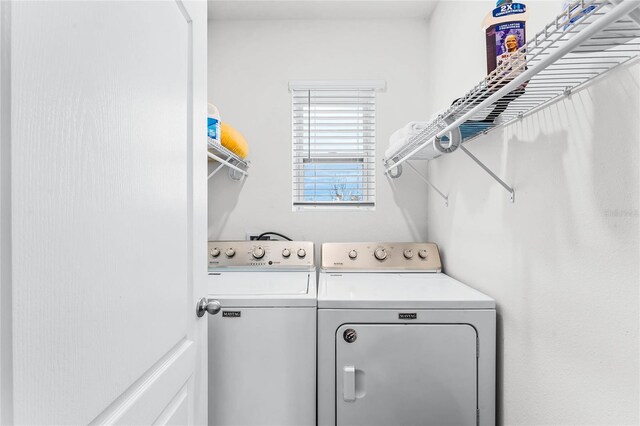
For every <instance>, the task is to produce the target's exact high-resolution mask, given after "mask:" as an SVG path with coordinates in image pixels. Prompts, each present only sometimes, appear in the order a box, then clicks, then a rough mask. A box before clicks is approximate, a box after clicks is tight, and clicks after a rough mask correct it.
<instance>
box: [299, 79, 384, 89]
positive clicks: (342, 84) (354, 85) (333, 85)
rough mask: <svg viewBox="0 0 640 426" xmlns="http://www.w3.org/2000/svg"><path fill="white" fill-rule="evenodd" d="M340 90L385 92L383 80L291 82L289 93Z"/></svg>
mask: <svg viewBox="0 0 640 426" xmlns="http://www.w3.org/2000/svg"><path fill="white" fill-rule="evenodd" d="M332 89H334V90H340V89H352V90H353V89H371V90H375V91H378V92H383V91H385V90H387V82H386V81H385V80H292V81H290V82H289V91H290V92H292V91H294V90H332Z"/></svg>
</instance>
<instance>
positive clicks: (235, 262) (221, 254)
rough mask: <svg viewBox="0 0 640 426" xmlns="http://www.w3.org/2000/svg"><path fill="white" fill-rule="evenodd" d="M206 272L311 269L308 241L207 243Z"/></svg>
mask: <svg viewBox="0 0 640 426" xmlns="http://www.w3.org/2000/svg"><path fill="white" fill-rule="evenodd" d="M208 254H209V268H210V269H211V268H227V267H235V268H264V269H269V268H274V269H275V268H283V267H284V268H298V269H300V268H304V269H309V268H313V243H312V242H310V241H273V240H264V241H263V240H253V241H209V253H208Z"/></svg>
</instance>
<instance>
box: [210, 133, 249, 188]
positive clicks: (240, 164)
mask: <svg viewBox="0 0 640 426" xmlns="http://www.w3.org/2000/svg"><path fill="white" fill-rule="evenodd" d="M207 148H208V152H207V157H209V159H210V160H213V161H217V162H218V163H219V164H218V165H217V166H216V167H215V168H214V169H213V171H211V172H210V173H209V176H208V177H207V179H211V178H212V177H213V176H214V175H215V174H216V173H218V172H219V171H220V170H221V169H222V168H223V167H227V168H228V169H229V177H230V178H231V179H233V180H242V178H244V177H245V176H249V173H248V171H247V170H248V169H249V162H248V161H246V160H243V159H242V158H240V157H238V156H237V155H236V154H234V153H233V152H231V151H229V150H228V149H227V148H225V147H224V146H222V145H220V144H219V143H217V142H215V141H214V140H213V139H211V138H208V140H207Z"/></svg>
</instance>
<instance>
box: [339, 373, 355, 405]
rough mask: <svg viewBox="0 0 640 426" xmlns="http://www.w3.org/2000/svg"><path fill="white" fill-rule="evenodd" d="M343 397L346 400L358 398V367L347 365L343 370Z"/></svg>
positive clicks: (351, 400) (352, 400)
mask: <svg viewBox="0 0 640 426" xmlns="http://www.w3.org/2000/svg"><path fill="white" fill-rule="evenodd" d="M342 398H343V399H344V400H345V401H346V402H354V401H355V400H356V367H354V366H353V365H346V366H345V367H344V368H343V370H342Z"/></svg>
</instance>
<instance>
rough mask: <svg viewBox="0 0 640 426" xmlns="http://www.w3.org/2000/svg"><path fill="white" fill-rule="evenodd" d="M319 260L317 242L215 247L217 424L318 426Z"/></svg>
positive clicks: (212, 420)
mask: <svg viewBox="0 0 640 426" xmlns="http://www.w3.org/2000/svg"><path fill="white" fill-rule="evenodd" d="M313 261H314V252H313V243H311V242H296V241H210V242H209V277H208V280H209V281H208V293H209V295H208V297H209V300H210V301H217V302H218V303H219V306H220V312H219V313H218V315H210V316H209V336H208V340H209V343H208V345H209V348H208V349H209V353H208V359H209V424H210V425H215V426H223V425H234V426H237V425H256V426H257V425H260V426H264V425H274V426H275V425H278V426H282V425H291V426H304V425H309V426H313V425H315V424H316V270H315V267H314V263H313ZM214 303H215V302H214Z"/></svg>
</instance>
